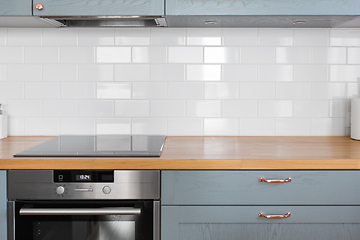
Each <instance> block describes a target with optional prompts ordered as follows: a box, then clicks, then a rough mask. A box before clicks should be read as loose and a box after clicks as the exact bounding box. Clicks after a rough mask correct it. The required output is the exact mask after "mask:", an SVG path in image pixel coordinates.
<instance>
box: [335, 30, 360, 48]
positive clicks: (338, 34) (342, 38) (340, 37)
mask: <svg viewBox="0 0 360 240" xmlns="http://www.w3.org/2000/svg"><path fill="white" fill-rule="evenodd" d="M330 45H331V46H360V30H359V29H330Z"/></svg>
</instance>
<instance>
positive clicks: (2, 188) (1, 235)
mask: <svg viewBox="0 0 360 240" xmlns="http://www.w3.org/2000/svg"><path fill="white" fill-rule="evenodd" d="M6 203H7V197H6V170H0V239H7V234H6V233H7V229H6V226H7V224H6V220H7V211H6V208H7V207H6Z"/></svg>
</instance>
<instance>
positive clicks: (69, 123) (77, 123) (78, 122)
mask: <svg viewBox="0 0 360 240" xmlns="http://www.w3.org/2000/svg"><path fill="white" fill-rule="evenodd" d="M60 134H61V135H94V134H95V119H94V118H61V123H60Z"/></svg>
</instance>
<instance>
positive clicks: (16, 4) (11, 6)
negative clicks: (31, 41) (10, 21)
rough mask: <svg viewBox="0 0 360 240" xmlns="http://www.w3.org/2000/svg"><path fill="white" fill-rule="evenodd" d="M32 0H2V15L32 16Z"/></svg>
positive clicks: (0, 5) (0, 0)
mask: <svg viewBox="0 0 360 240" xmlns="http://www.w3.org/2000/svg"><path fill="white" fill-rule="evenodd" d="M31 5H32V1H30V0H0V16H31V15H32V12H31Z"/></svg>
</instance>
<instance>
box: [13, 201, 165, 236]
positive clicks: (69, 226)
mask: <svg viewBox="0 0 360 240" xmlns="http://www.w3.org/2000/svg"><path fill="white" fill-rule="evenodd" d="M159 206H160V205H159V202H158V201H36V202H34V201H16V202H9V203H8V213H9V234H8V240H159Z"/></svg>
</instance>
